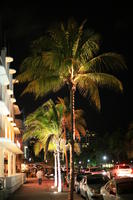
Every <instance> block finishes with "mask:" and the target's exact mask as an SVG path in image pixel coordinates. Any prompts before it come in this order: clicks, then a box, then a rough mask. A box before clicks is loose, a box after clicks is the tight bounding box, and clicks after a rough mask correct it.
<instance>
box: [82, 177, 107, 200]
mask: <svg viewBox="0 0 133 200" xmlns="http://www.w3.org/2000/svg"><path fill="white" fill-rule="evenodd" d="M108 180H109V178H108V177H107V176H104V175H102V174H94V175H88V176H85V177H83V179H82V181H81V182H80V194H81V196H83V197H84V198H85V199H87V200H92V199H102V195H100V188H101V187H102V186H103V185H105V183H106V182H107V181H108Z"/></svg>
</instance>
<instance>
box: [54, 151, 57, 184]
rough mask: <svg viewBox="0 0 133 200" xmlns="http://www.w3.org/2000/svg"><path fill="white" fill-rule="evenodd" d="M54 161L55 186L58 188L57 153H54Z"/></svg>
mask: <svg viewBox="0 0 133 200" xmlns="http://www.w3.org/2000/svg"><path fill="white" fill-rule="evenodd" d="M54 160H55V162H54V163H55V169H54V170H55V178H54V186H55V187H57V153H56V152H54Z"/></svg>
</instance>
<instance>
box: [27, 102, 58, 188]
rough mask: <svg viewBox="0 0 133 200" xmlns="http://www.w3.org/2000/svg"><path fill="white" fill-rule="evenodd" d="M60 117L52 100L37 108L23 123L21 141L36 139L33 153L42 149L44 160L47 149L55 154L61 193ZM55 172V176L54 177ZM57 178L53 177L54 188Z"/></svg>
mask: <svg viewBox="0 0 133 200" xmlns="http://www.w3.org/2000/svg"><path fill="white" fill-rule="evenodd" d="M61 117H62V108H61V105H60V106H59V105H58V108H57V107H56V106H55V104H54V102H53V101H52V100H49V101H48V102H46V103H45V104H43V106H42V107H39V108H38V109H37V110H36V111H35V112H34V113H32V114H31V115H29V116H28V117H27V119H26V121H25V125H26V132H25V134H24V135H23V139H24V140H26V139H29V138H31V137H36V138H37V139H38V142H37V143H36V145H35V152H36V154H38V153H39V152H40V151H41V149H42V148H44V152H45V159H46V154H47V151H48V149H49V150H51V151H54V152H55V154H54V155H55V170H56V168H57V167H56V164H57V162H56V160H57V161H58V191H59V192H60V191H61V170H60V143H61V126H60V124H61ZM56 174H57V173H56V171H55V175H56ZM56 185H57V178H56V176H55V186H56Z"/></svg>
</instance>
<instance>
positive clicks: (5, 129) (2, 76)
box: [0, 48, 23, 192]
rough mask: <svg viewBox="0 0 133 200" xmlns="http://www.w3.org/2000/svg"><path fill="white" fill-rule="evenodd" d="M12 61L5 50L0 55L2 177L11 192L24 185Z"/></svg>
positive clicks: (0, 158)
mask: <svg viewBox="0 0 133 200" xmlns="http://www.w3.org/2000/svg"><path fill="white" fill-rule="evenodd" d="M12 61H13V58H11V57H7V56H6V48H3V49H2V50H1V55H0V177H4V178H5V188H6V189H7V190H8V191H9V192H13V191H14V190H16V189H17V187H19V186H20V184H22V175H21V174H16V172H17V171H18V172H20V170H19V168H20V163H21V161H20V157H19V155H22V154H23V152H22V136H21V134H22V133H21V120H20V119H16V117H17V116H19V115H20V114H21V113H20V110H19V107H18V105H17V104H16V99H15V98H14V84H15V82H16V80H15V79H13V74H15V73H16V70H15V69H12V68H10V63H11V62H12ZM11 179H12V180H11ZM15 181H16V183H15ZM10 189H11V191H10Z"/></svg>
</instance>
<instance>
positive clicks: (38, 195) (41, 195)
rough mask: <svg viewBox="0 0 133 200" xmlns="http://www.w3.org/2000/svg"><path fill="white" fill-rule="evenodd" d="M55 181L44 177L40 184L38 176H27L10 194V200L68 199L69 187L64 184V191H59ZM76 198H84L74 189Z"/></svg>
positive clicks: (80, 199) (79, 199)
mask: <svg viewBox="0 0 133 200" xmlns="http://www.w3.org/2000/svg"><path fill="white" fill-rule="evenodd" d="M52 186H54V181H53V180H50V179H46V178H44V179H43V181H42V184H41V185H38V182H37V179H36V178H27V181H26V183H25V184H23V185H22V186H21V187H20V188H19V189H18V190H17V191H15V192H14V193H13V194H11V195H10V197H9V198H8V200H27V199H28V200H67V199H68V193H69V188H68V187H66V186H63V189H62V192H57V188H54V187H52ZM73 199H74V200H83V198H82V197H81V196H80V195H79V194H76V193H75V191H74V196H73Z"/></svg>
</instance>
